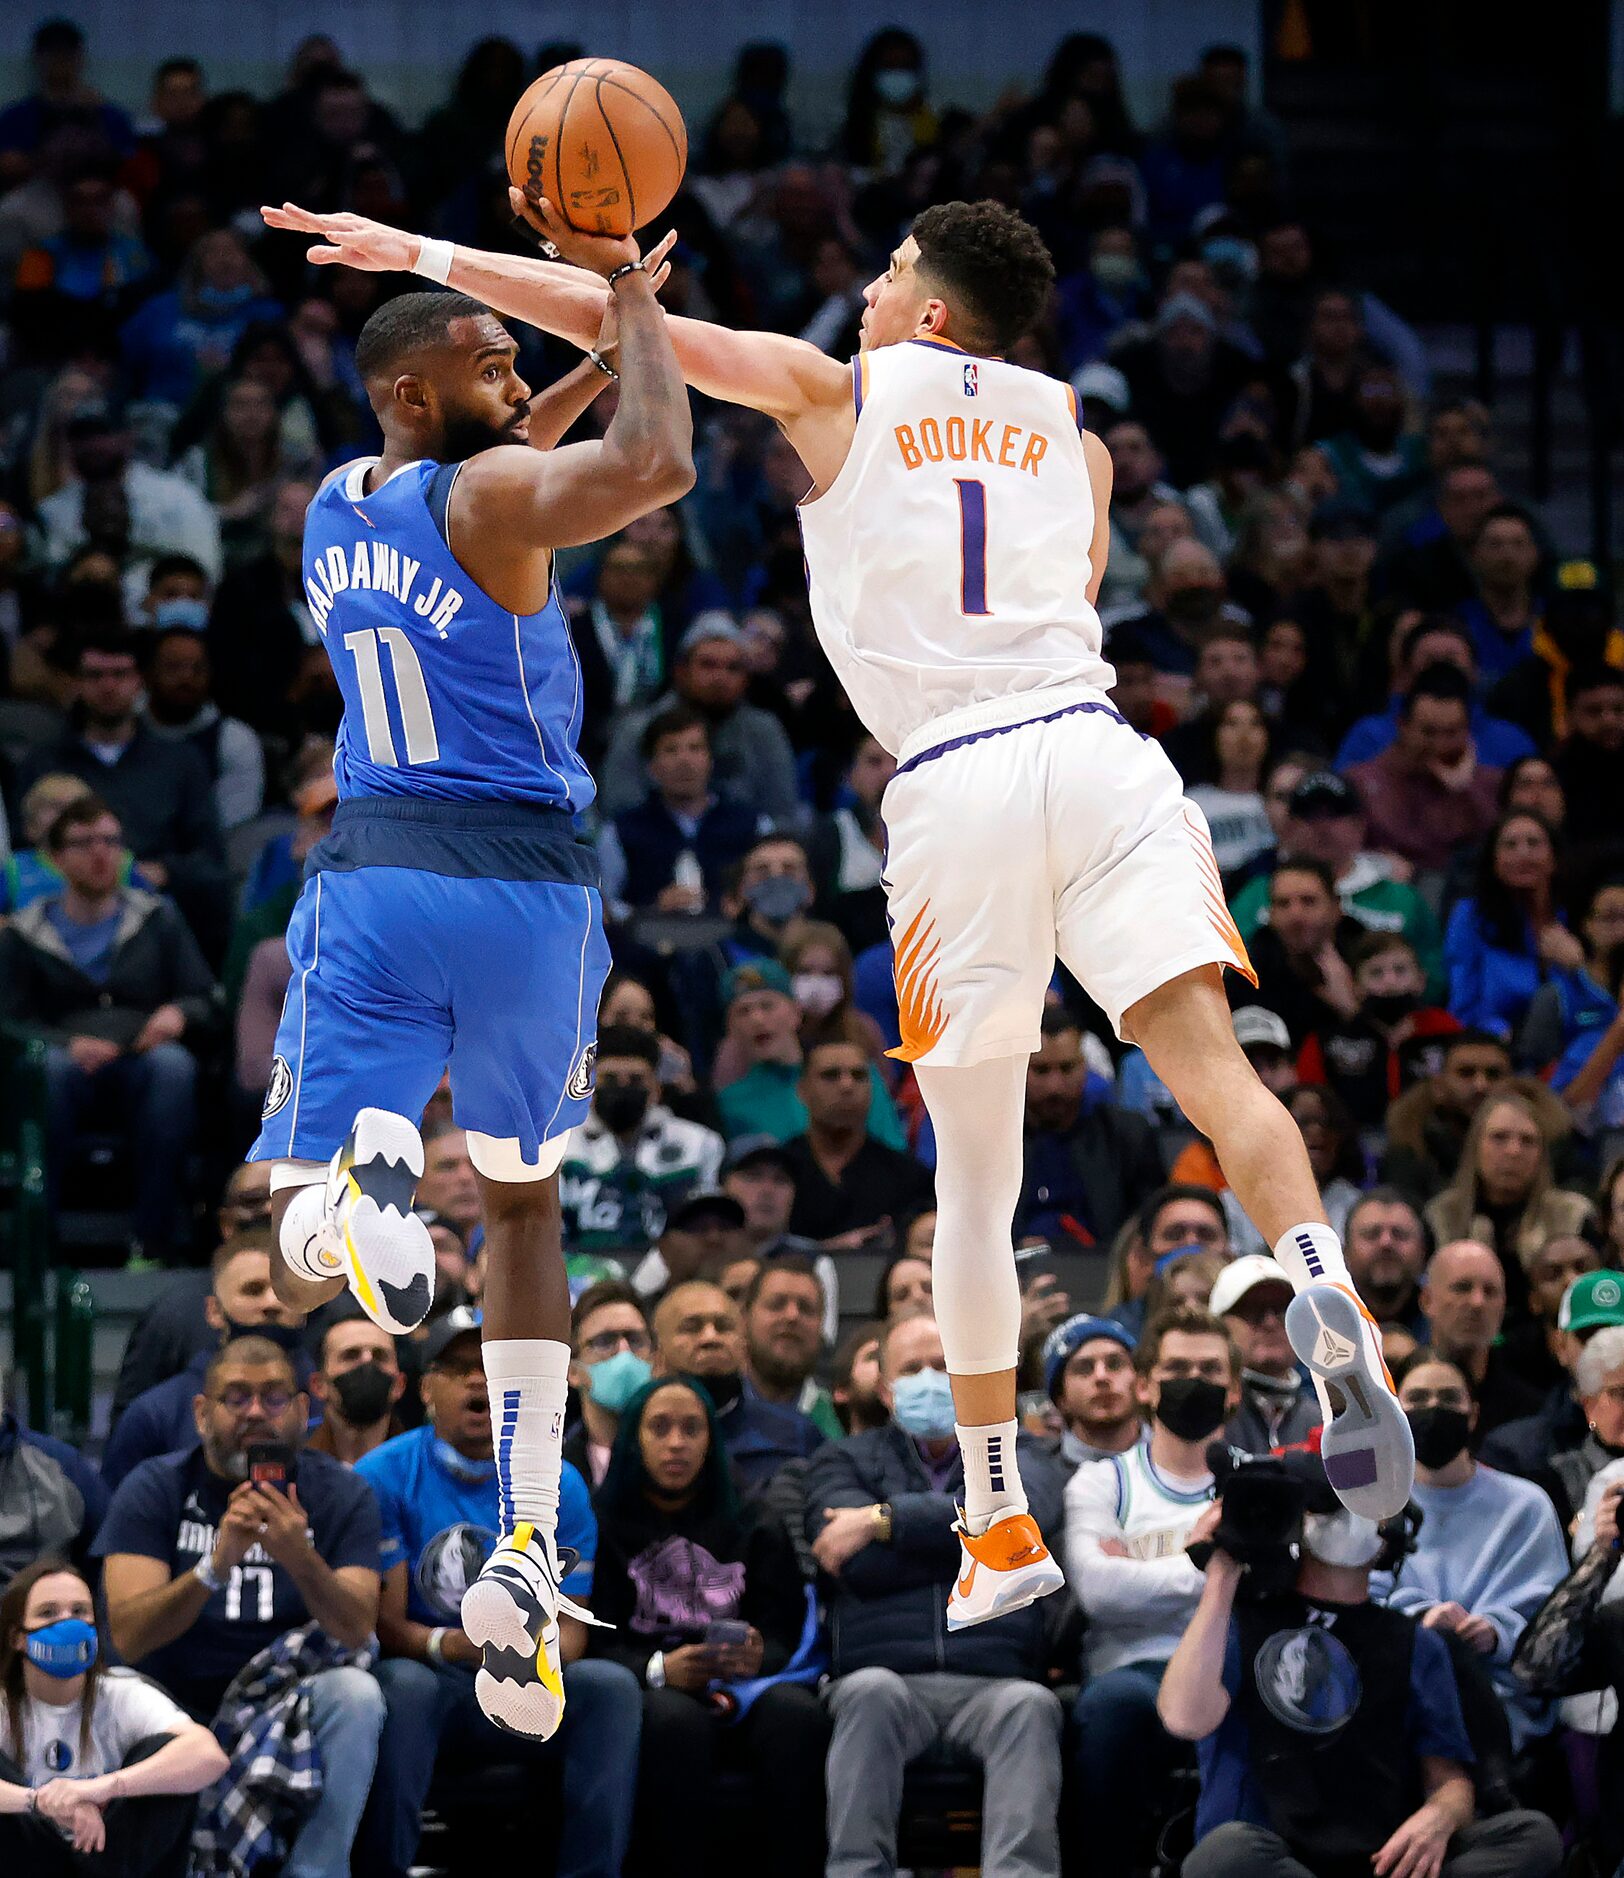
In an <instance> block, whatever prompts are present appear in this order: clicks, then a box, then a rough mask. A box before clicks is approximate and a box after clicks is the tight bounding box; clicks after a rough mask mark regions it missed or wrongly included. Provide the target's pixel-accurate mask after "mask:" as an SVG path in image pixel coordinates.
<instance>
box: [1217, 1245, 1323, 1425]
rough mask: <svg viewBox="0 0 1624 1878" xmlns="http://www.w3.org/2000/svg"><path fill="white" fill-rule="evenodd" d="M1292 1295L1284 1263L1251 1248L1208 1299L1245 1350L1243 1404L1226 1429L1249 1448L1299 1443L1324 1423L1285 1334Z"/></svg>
mask: <svg viewBox="0 0 1624 1878" xmlns="http://www.w3.org/2000/svg"><path fill="white" fill-rule="evenodd" d="M1291 1299H1292V1290H1291V1286H1290V1284H1289V1283H1288V1281H1287V1280H1286V1277H1285V1275H1284V1274H1283V1273H1282V1271H1281V1270H1280V1267H1279V1265H1278V1264H1276V1262H1275V1261H1274V1260H1273V1259H1266V1258H1262V1257H1260V1256H1259V1255H1258V1254H1256V1253H1251V1254H1248V1256H1247V1257H1245V1258H1240V1259H1236V1260H1235V1262H1234V1263H1233V1264H1232V1265H1226V1266H1225V1267H1224V1269H1223V1270H1222V1271H1221V1272H1220V1273H1219V1274H1218V1279H1217V1282H1216V1283H1215V1284H1214V1285H1213V1287H1212V1296H1211V1297H1210V1298H1209V1299H1208V1301H1207V1308H1208V1309H1209V1310H1210V1311H1211V1312H1212V1314H1213V1316H1214V1317H1216V1318H1218V1319H1220V1320H1221V1321H1222V1323H1223V1325H1224V1328H1225V1329H1226V1330H1228V1332H1229V1334H1230V1336H1231V1337H1233V1338H1234V1340H1235V1348H1236V1349H1237V1350H1238V1351H1239V1352H1240V1358H1241V1405H1240V1407H1239V1408H1238V1409H1236V1411H1235V1412H1234V1414H1233V1415H1231V1416H1230V1418H1229V1424H1228V1426H1227V1428H1226V1429H1225V1430H1224V1432H1225V1434H1226V1435H1227V1436H1228V1438H1229V1443H1230V1445H1231V1447H1237V1448H1244V1449H1245V1450H1246V1452H1247V1453H1248V1454H1267V1453H1269V1452H1270V1450H1271V1449H1273V1448H1284V1447H1295V1446H1297V1445H1299V1444H1300V1443H1301V1442H1304V1441H1306V1440H1307V1439H1308V1438H1309V1436H1310V1435H1311V1434H1312V1433H1313V1431H1314V1430H1315V1429H1316V1428H1318V1427H1319V1425H1320V1412H1319V1403H1318V1402H1317V1401H1316V1400H1315V1397H1314V1391H1313V1390H1312V1389H1311V1388H1310V1387H1309V1385H1308V1383H1307V1382H1306V1381H1305V1380H1304V1378H1303V1376H1302V1374H1301V1372H1300V1371H1299V1370H1298V1368H1297V1359H1296V1356H1295V1355H1294V1353H1293V1351H1292V1348H1291V1339H1290V1338H1289V1337H1288V1336H1287V1335H1286V1306H1287V1305H1288V1304H1290V1302H1291Z"/></svg>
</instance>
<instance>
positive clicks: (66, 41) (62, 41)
mask: <svg viewBox="0 0 1624 1878" xmlns="http://www.w3.org/2000/svg"><path fill="white" fill-rule="evenodd" d="M30 44H31V46H32V49H33V51H34V52H36V53H40V52H83V51H84V49H85V36H84V34H83V32H81V31H80V29H79V26H78V23H77V22H76V21H74V20H67V19H61V18H58V19H54V20H42V21H41V22H40V24H39V25H38V26H36V27H35V28H34V37H33V39H32V41H31V42H30ZM63 1569H64V1570H66V1571H72V1570H73V1567H72V1566H71V1565H69V1566H65V1567H64V1568H63Z"/></svg>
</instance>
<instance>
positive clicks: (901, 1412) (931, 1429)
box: [891, 1369, 956, 1441]
mask: <svg viewBox="0 0 1624 1878" xmlns="http://www.w3.org/2000/svg"><path fill="white" fill-rule="evenodd" d="M891 1403H892V1407H891V1413H892V1414H893V1415H895V1417H896V1418H897V1423H898V1425H899V1426H900V1427H902V1428H904V1429H906V1430H907V1432H908V1433H909V1434H911V1435H917V1436H918V1437H919V1438H920V1440H922V1441H941V1440H945V1439H946V1437H947V1436H948V1435H950V1434H952V1432H953V1425H954V1422H955V1420H956V1416H955V1414H954V1409H953V1385H952V1383H950V1382H949V1381H948V1379H947V1374H946V1372H945V1371H943V1370H940V1369H921V1370H916V1371H915V1372H914V1374H913V1375H911V1376H899V1377H898V1378H897V1379H896V1381H895V1382H894V1383H892V1385H891Z"/></svg>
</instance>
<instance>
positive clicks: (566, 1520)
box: [355, 1427, 598, 1625]
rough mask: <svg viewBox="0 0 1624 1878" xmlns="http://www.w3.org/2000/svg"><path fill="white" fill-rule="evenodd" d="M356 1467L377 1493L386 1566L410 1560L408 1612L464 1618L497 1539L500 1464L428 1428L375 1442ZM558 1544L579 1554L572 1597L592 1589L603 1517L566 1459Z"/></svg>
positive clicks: (420, 1619) (567, 1583)
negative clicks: (465, 1601)
mask: <svg viewBox="0 0 1624 1878" xmlns="http://www.w3.org/2000/svg"><path fill="white" fill-rule="evenodd" d="M355 1471H356V1472H357V1473H358V1474H359V1475H361V1477H362V1478H363V1479H364V1480H365V1481H366V1482H367V1484H368V1485H369V1486H370V1487H371V1488H372V1490H373V1492H374V1493H375V1494H376V1495H377V1496H378V1510H379V1513H380V1514H381V1516H382V1519H383V1569H384V1570H385V1571H386V1572H387V1571H389V1570H391V1569H392V1568H393V1567H394V1566H396V1565H404V1566H405V1567H406V1614H407V1616H408V1617H410V1618H411V1619H412V1621H413V1622H414V1623H418V1624H452V1625H455V1624H460V1623H461V1621H462V1617H461V1610H462V1594H463V1592H464V1591H466V1590H467V1588H468V1586H469V1584H470V1583H471V1582H472V1581H473V1579H474V1578H475V1577H476V1576H477V1575H478V1572H479V1568H480V1567H481V1566H482V1565H483V1564H484V1563H485V1560H486V1559H487V1558H488V1557H489V1556H490V1553H491V1550H492V1548H493V1547H494V1546H495V1544H496V1540H497V1527H498V1518H497V1510H496V1466H495V1463H494V1462H491V1461H485V1462H477V1461H467V1460H464V1458H463V1457H462V1456H461V1455H460V1454H458V1453H457V1452H456V1450H455V1449H454V1448H452V1447H451V1446H450V1445H449V1444H448V1443H446V1442H444V1441H442V1440H441V1439H440V1437H439V1436H438V1435H437V1434H436V1433H435V1432H434V1430H433V1429H432V1428H430V1427H423V1428H413V1429H411V1430H410V1431H409V1432H408V1433H406V1434H403V1435H396V1436H395V1438H394V1439H393V1440H392V1441H386V1442H384V1444H383V1446H382V1447H378V1448H374V1449H373V1450H372V1452H371V1453H370V1454H366V1455H363V1456H362V1457H361V1459H360V1460H359V1461H358V1462H357V1463H356V1467H355ZM558 1543H559V1545H560V1546H561V1547H562V1546H568V1547H570V1548H571V1549H572V1550H573V1551H574V1552H576V1553H577V1554H578V1555H579V1556H578V1562H577V1564H576V1566H575V1569H574V1570H573V1571H572V1572H570V1574H569V1575H568V1577H566V1578H565V1580H564V1590H565V1592H566V1594H567V1595H568V1596H570V1597H572V1598H585V1597H587V1596H589V1595H590V1593H591V1590H592V1561H593V1560H594V1559H595V1558H596V1557H597V1553H598V1521H597V1517H596V1515H595V1514H594V1513H593V1511H592V1497H591V1495H590V1494H589V1493H588V1491H587V1485H586V1482H585V1481H584V1480H583V1479H582V1478H581V1476H580V1474H579V1473H578V1472H577V1471H576V1470H575V1468H573V1467H571V1465H570V1464H569V1462H568V1461H566V1462H565V1463H564V1469H563V1475H562V1477H561V1479H560V1481H559V1497H558Z"/></svg>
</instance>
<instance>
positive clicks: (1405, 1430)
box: [1286, 1284, 1415, 1523]
mask: <svg viewBox="0 0 1624 1878" xmlns="http://www.w3.org/2000/svg"><path fill="white" fill-rule="evenodd" d="M1286 1335H1287V1336H1288V1337H1289V1338H1290V1339H1291V1347H1292V1349H1293V1350H1295V1351H1296V1353H1297V1355H1298V1357H1299V1359H1300V1360H1301V1361H1302V1362H1304V1363H1306V1364H1307V1366H1308V1368H1309V1370H1310V1372H1311V1373H1312V1375H1313V1378H1314V1391H1315V1393H1316V1394H1317V1395H1318V1397H1319V1404H1320V1412H1321V1414H1322V1415H1323V1416H1324V1419H1325V1428H1324V1432H1323V1433H1322V1434H1321V1436H1320V1459H1321V1460H1322V1461H1324V1463H1325V1476H1326V1478H1327V1479H1328V1480H1329V1481H1330V1483H1331V1485H1332V1486H1333V1487H1334V1488H1335V1489H1336V1497H1337V1498H1338V1499H1339V1500H1340V1501H1341V1502H1342V1504H1343V1505H1344V1506H1345V1507H1346V1508H1347V1509H1348V1511H1349V1512H1350V1513H1360V1514H1362V1515H1363V1516H1364V1517H1365V1518H1366V1519H1373V1520H1376V1521H1377V1522H1378V1523H1379V1522H1380V1521H1382V1520H1384V1519H1391V1518H1392V1517H1393V1516H1394V1515H1395V1514H1396V1513H1402V1512H1403V1510H1404V1508H1405V1506H1406V1505H1407V1504H1408V1502H1409V1498H1410V1490H1411V1488H1412V1487H1413V1486H1414V1485H1415V1437H1414V1436H1413V1435H1412V1434H1411V1433H1410V1424H1409V1420H1408V1418H1407V1417H1406V1415H1405V1413H1404V1411H1403V1409H1401V1408H1400V1407H1399V1404H1398V1397H1397V1396H1396V1395H1395V1394H1394V1392H1393V1379H1392V1377H1391V1376H1390V1375H1389V1374H1388V1373H1387V1365H1386V1363H1385V1362H1384V1361H1383V1360H1382V1348H1381V1333H1380V1332H1379V1331H1378V1329H1377V1327H1376V1321H1375V1319H1374V1318H1373V1317H1372V1316H1371V1315H1370V1313H1369V1312H1368V1311H1367V1310H1366V1309H1365V1307H1364V1305H1363V1304H1361V1303H1360V1301H1359V1299H1358V1297H1357V1296H1356V1295H1355V1294H1354V1293H1353V1292H1352V1291H1350V1290H1348V1289H1347V1287H1346V1286H1344V1285H1333V1284H1317V1285H1309V1286H1308V1287H1307V1288H1306V1289H1305V1290H1302V1291H1299V1292H1298V1293H1297V1295H1296V1297H1294V1298H1293V1299H1292V1301H1291V1303H1290V1304H1289V1305H1287V1307H1286Z"/></svg>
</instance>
